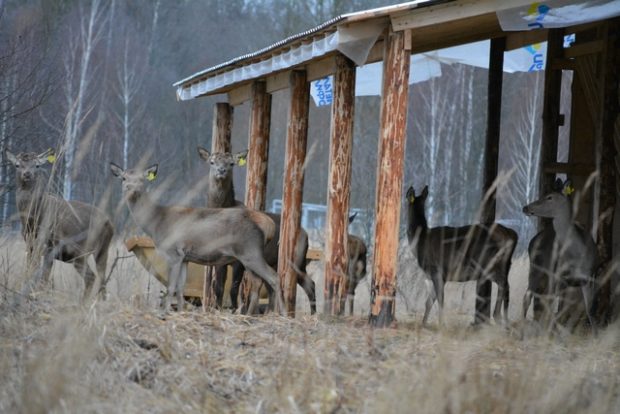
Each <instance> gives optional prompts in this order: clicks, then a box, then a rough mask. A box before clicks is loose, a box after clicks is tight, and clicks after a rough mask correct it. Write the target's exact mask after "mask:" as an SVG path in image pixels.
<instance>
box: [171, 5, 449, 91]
mask: <svg viewBox="0 0 620 414" xmlns="http://www.w3.org/2000/svg"><path fill="white" fill-rule="evenodd" d="M452 1H455V0H416V1H410V2H407V3H401V4H396V5H393V6H385V7H379V8H376V9H370V10H364V11H361V12H355V13H348V14H343V15H340V16H338V17H335V18H333V19H330V20H328V21H326V22H325V23H322V24H320V25H318V26H316V27H314V28H312V29H310V30H306V31H305V32H301V33H298V34H295V35H292V36H289V37H287V38H286V39H283V40H280V41H278V42H276V43H274V44H272V45H270V46H267V47H264V48H262V49H259V50H257V51H255V52H252V53H247V54H245V55H242V56H238V57H236V58H233V59H230V60H228V61H226V62H223V63H220V64H218V65H215V66H212V67H210V68H207V69H204V70H201V71H200V72H197V73H194V74H193V75H190V76H188V77H186V78H185V79H182V80H180V81H177V82H175V83H174V84H173V86H175V87H178V86H185V85H187V84H191V83H194V82H197V81H199V80H201V79H206V78H209V77H210V76H212V75H215V74H216V73H218V72H225V71H226V69H233V68H236V67H239V66H243V65H245V64H247V63H250V62H251V61H254V60H256V59H258V58H261V57H265V56H269V55H273V54H275V53H276V52H277V51H278V50H279V49H282V48H285V47H287V46H288V45H290V44H291V43H294V42H296V41H299V40H301V39H304V38H306V37H309V36H311V35H316V34H318V33H321V32H329V31H332V30H335V29H336V26H337V25H338V24H344V23H352V22H358V21H364V20H370V19H375V18H380V17H386V16H389V15H390V14H392V13H396V12H401V11H406V10H411V9H415V8H422V7H429V6H433V5H437V4H441V3H449V2H452Z"/></svg>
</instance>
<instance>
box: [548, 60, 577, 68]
mask: <svg viewBox="0 0 620 414" xmlns="http://www.w3.org/2000/svg"><path fill="white" fill-rule="evenodd" d="M548 67H550V68H551V69H552V70H577V64H576V62H575V60H573V59H554V61H553V63H552V64H551V65H550V66H548Z"/></svg>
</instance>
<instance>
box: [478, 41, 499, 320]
mask: <svg viewBox="0 0 620 414" xmlns="http://www.w3.org/2000/svg"><path fill="white" fill-rule="evenodd" d="M505 50H506V38H505V37H498V38H495V39H491V50H490V53H489V80H488V93H487V136H486V143H485V150H484V187H483V190H484V202H483V211H482V217H481V222H482V223H483V224H486V225H487V226H490V225H492V224H493V223H494V222H495V206H496V198H497V188H495V187H494V185H495V184H496V183H495V180H496V178H497V168H498V167H497V165H498V162H499V137H500V125H501V115H502V85H503V78H504V51H505ZM491 291H492V286H491V281H490V280H487V281H485V282H482V283H479V284H477V285H476V313H475V316H474V318H475V322H484V321H488V320H489V319H490V318H491Z"/></svg>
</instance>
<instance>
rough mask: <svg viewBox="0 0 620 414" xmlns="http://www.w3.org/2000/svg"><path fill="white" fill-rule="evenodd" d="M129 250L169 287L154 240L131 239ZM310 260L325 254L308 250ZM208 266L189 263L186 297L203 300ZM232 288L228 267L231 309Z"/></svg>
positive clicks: (226, 304) (226, 287)
mask: <svg viewBox="0 0 620 414" xmlns="http://www.w3.org/2000/svg"><path fill="white" fill-rule="evenodd" d="M125 246H126V247H127V250H128V251H130V252H132V253H133V254H135V255H136V257H137V258H138V260H139V261H140V263H141V264H142V266H144V268H145V269H146V270H147V271H148V272H149V273H150V274H152V275H153V276H155V278H156V279H157V280H158V281H159V282H160V283H161V284H162V285H164V286H168V270H167V269H166V263H165V262H164V259H163V258H162V257H161V256H160V255H159V254H157V251H156V250H155V244H154V243H153V240H152V239H151V238H149V237H145V236H134V237H130V238H129V239H127V240H126V241H125ZM306 258H307V259H308V260H322V259H323V252H322V251H321V250H319V249H308V253H307V254H306ZM206 267H207V266H203V265H199V264H196V263H191V262H190V263H189V264H188V268H187V283H186V285H185V293H184V295H185V297H187V298H189V299H200V300H202V294H203V283H204V279H205V271H206ZM231 286H232V268H231V267H230V266H229V267H228V273H227V275H226V284H225V285H224V292H225V293H224V307H230V305H231V303H230V299H229V298H230V295H229V292H230V287H231ZM260 296H261V299H260V304H261V305H264V304H267V303H269V299H268V295H267V290H266V289H265V288H264V287H263V288H262V289H261V295H260Z"/></svg>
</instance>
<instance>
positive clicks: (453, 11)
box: [392, 0, 532, 31]
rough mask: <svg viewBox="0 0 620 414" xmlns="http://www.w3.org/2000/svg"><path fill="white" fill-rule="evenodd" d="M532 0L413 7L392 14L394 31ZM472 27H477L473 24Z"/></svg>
mask: <svg viewBox="0 0 620 414" xmlns="http://www.w3.org/2000/svg"><path fill="white" fill-rule="evenodd" d="M531 3H532V2H531V0H511V1H497V0H460V1H453V2H446V3H441V4H438V5H436V6H430V7H423V8H419V9H412V10H410V11H407V12H403V13H396V14H395V15H394V16H392V27H393V28H394V31H399V30H405V29H419V28H422V27H428V26H441V25H446V24H452V23H453V22H454V21H458V20H469V19H472V18H475V17H476V16H481V15H485V14H493V15H495V16H496V17H495V19H497V15H496V13H497V12H498V11H500V10H505V9H512V8H516V7H521V6H529V5H530V4H531ZM472 29H474V30H475V28H474V27H473V26H472Z"/></svg>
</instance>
